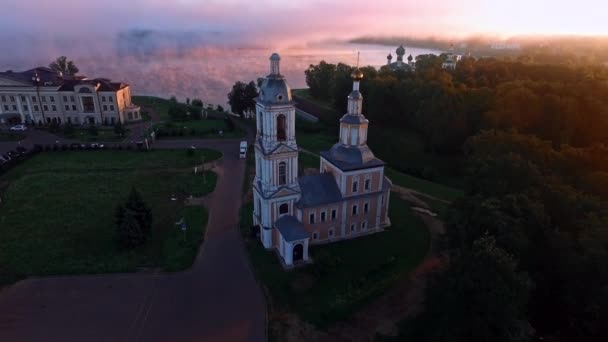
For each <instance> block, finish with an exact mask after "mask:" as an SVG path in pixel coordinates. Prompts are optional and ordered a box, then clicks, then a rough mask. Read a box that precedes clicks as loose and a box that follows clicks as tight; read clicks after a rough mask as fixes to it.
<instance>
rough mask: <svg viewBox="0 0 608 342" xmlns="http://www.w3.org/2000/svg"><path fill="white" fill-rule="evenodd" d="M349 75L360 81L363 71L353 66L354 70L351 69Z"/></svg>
mask: <svg viewBox="0 0 608 342" xmlns="http://www.w3.org/2000/svg"><path fill="white" fill-rule="evenodd" d="M350 77H352V78H353V80H355V81H361V80H362V79H363V72H361V70H359V68H355V70H353V72H352V73H351V74H350Z"/></svg>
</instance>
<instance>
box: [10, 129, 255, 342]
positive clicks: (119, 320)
mask: <svg viewBox="0 0 608 342" xmlns="http://www.w3.org/2000/svg"><path fill="white" fill-rule="evenodd" d="M238 145H239V143H238V141H235V140H232V141H230V140H193V141H187V140H180V141H158V142H157V143H156V144H155V146H154V147H155V148H185V147H189V146H197V147H208V148H213V149H217V150H220V151H222V152H223V153H224V157H223V159H222V160H221V161H220V162H219V164H218V166H219V168H218V170H219V179H218V183H217V187H216V189H215V191H214V193H213V194H212V195H211V196H212V197H211V201H210V206H209V221H208V225H207V233H206V238H205V241H204V243H203V246H202V248H201V249H200V251H199V254H198V256H197V258H196V260H195V262H194V265H193V267H192V269H191V270H189V271H187V272H182V273H174V274H166V273H160V274H141V273H134V274H111V275H94V276H74V277H72V276H65V277H50V278H35V279H27V280H23V281H20V282H18V283H17V284H15V285H13V286H10V287H8V288H6V289H4V290H2V291H0V341H265V340H266V305H265V301H264V296H263V293H262V291H261V289H260V288H259V286H258V284H257V283H256V281H255V278H254V276H253V274H252V271H251V270H250V268H249V264H248V261H247V255H246V251H245V247H244V245H243V242H242V240H241V237H240V234H239V232H238V229H237V227H238V221H239V208H240V204H241V197H242V195H241V191H242V181H243V177H244V172H245V162H244V160H241V159H238Z"/></svg>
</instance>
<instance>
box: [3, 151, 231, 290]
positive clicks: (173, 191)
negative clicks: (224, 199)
mask: <svg viewBox="0 0 608 342" xmlns="http://www.w3.org/2000/svg"><path fill="white" fill-rule="evenodd" d="M202 155H205V160H207V161H211V160H213V159H217V158H219V157H220V156H221V154H220V153H219V152H217V151H211V150H202V149H201V150H197V151H196V155H195V156H193V157H188V156H187V155H186V153H185V152H184V151H152V152H127V151H120V152H117V151H87V152H53V153H44V154H39V155H36V156H34V157H32V158H31V159H29V160H27V161H24V162H22V163H21V164H20V165H18V166H16V167H15V168H13V169H11V170H10V171H9V172H7V173H6V174H4V175H2V176H1V177H0V194H1V196H2V204H1V205H0V236H1V237H2V238H1V239H0V265H1V266H2V267H0V284H2V283H9V282H11V281H14V280H17V279H20V278H23V277H26V276H30V275H51V274H77V273H78V274H81V273H102V272H127V271H134V270H136V269H137V268H139V267H163V268H165V269H167V270H178V269H184V268H186V267H188V266H189V265H190V264H191V263H192V260H193V259H192V256H193V255H195V252H192V249H193V248H194V249H196V248H197V247H198V242H200V239H201V238H202V235H201V232H202V231H203V224H202V223H204V222H206V213H205V212H204V210H203V209H202V208H200V207H196V208H185V207H184V205H183V199H184V198H185V197H187V196H189V195H190V194H192V193H196V194H198V195H201V194H204V193H206V192H209V191H213V189H214V187H215V176H211V175H210V174H208V175H207V177H206V178H207V183H205V184H204V185H201V184H200V183H202V182H203V181H202V176H198V177H200V179H199V182H200V183H197V182H195V180H194V179H192V177H194V176H192V175H191V169H190V167H191V165H193V163H194V162H193V160H200V158H201V157H202ZM131 187H135V188H136V189H137V190H138V191H140V193H141V194H142V197H143V198H144V200H145V201H146V203H147V204H148V205H149V206H150V207H151V208H152V212H153V227H152V231H151V234H150V235H149V237H148V240H147V242H146V243H145V244H144V245H143V246H141V247H140V248H138V249H135V250H132V251H123V250H118V249H117V245H116V243H115V241H114V223H113V221H114V210H115V207H116V205H117V204H119V203H123V202H124V201H125V200H126V198H127V195H128V192H129V191H130V189H131ZM172 195H176V196H177V197H178V200H176V201H173V200H171V197H172ZM182 216H183V217H185V219H186V222H187V224H188V226H189V227H191V228H190V229H191V230H190V231H189V232H188V234H187V240H186V242H183V241H182V242H179V241H178V240H179V238H181V239H182V240H183V236H182V235H181V234H182V233H181V231H180V230H179V227H177V226H175V221H176V220H177V219H178V218H179V217H182ZM177 235H179V237H177Z"/></svg>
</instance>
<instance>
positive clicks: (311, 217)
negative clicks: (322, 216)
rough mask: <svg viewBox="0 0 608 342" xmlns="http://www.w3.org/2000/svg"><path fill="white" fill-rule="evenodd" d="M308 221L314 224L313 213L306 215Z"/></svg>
mask: <svg viewBox="0 0 608 342" xmlns="http://www.w3.org/2000/svg"><path fill="white" fill-rule="evenodd" d="M308 222H309V223H310V224H315V213H310V215H309V216H308Z"/></svg>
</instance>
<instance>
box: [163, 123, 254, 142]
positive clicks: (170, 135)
mask: <svg viewBox="0 0 608 342" xmlns="http://www.w3.org/2000/svg"><path fill="white" fill-rule="evenodd" d="M154 129H155V130H156V132H157V137H158V138H160V139H162V138H167V139H176V138H180V137H183V138H192V137H197V138H214V139H217V138H227V139H234V138H242V137H243V136H245V132H244V131H243V130H241V129H240V128H239V127H238V126H235V128H234V130H233V131H228V130H227V125H226V121H225V120H222V119H202V120H191V121H180V122H166V123H160V124H157V125H155V127H154ZM219 131H223V135H219Z"/></svg>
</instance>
